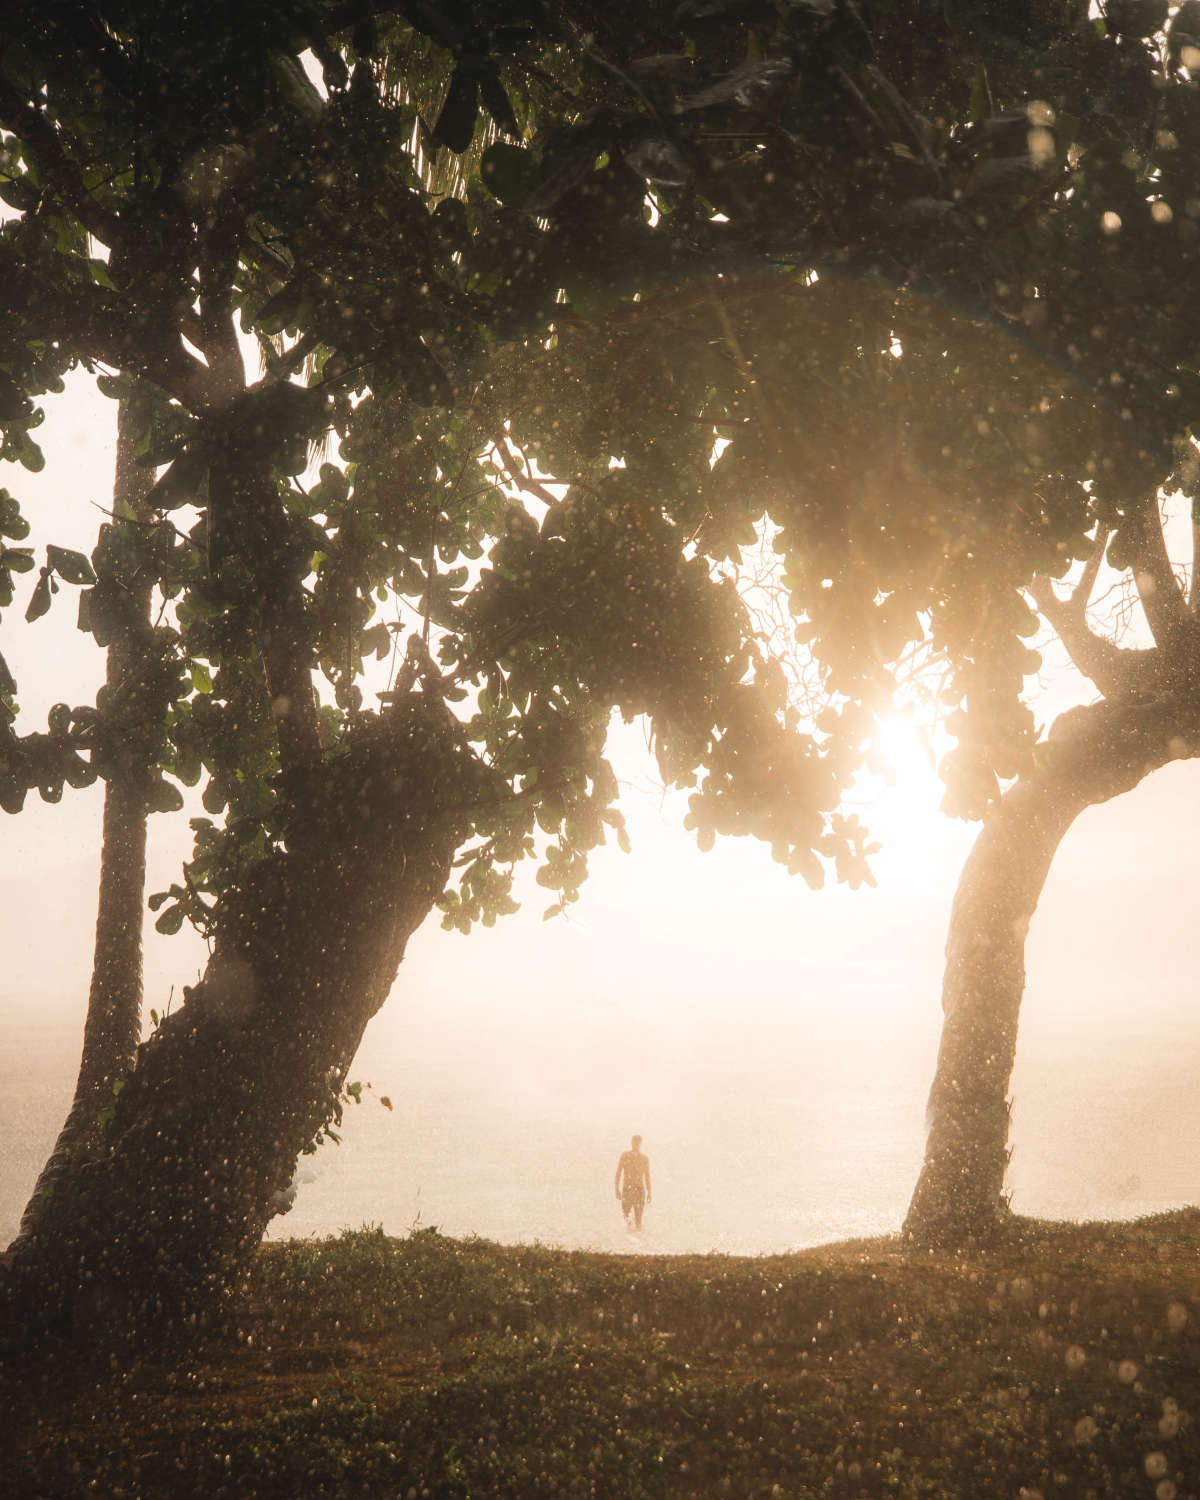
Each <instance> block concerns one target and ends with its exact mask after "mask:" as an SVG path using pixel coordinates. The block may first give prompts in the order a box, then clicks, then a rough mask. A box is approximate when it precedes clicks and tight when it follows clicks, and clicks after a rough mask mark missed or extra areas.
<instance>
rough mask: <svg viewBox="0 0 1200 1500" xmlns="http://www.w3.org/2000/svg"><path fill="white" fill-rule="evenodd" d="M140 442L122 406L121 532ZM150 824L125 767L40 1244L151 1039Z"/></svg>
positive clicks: (133, 585)
mask: <svg viewBox="0 0 1200 1500" xmlns="http://www.w3.org/2000/svg"><path fill="white" fill-rule="evenodd" d="M136 437H137V432H136V429H135V426H134V423H133V421H132V420H131V416H130V411H129V408H128V407H127V406H126V405H125V404H124V403H122V405H121V407H120V408H119V411H118V416H117V462H116V474H115V477H114V482H113V514H114V517H116V518H117V519H116V521H115V522H114V524H117V525H122V524H133V525H138V524H140V523H142V522H144V521H145V520H147V519H148V515H147V511H146V505H145V500H146V496H147V494H148V493H149V491H150V488H151V486H152V484H153V483H154V473H153V470H151V469H147V468H144V467H142V466H140V465H138V464H137V463H135V462H134V446H135V442H136ZM123 583H124V587H125V590H126V592H127V594H128V596H129V597H128V613H129V619H130V622H131V628H130V629H129V630H127V631H126V632H124V633H123V634H122V635H121V636H120V637H119V638H118V639H117V640H115V641H114V642H113V644H112V645H111V646H110V647H109V648H108V657H107V663H106V671H105V681H106V683H107V685H108V686H109V687H110V688H111V689H112V690H113V692H114V693H117V694H128V693H131V692H136V690H137V684H138V679H139V677H140V674H141V671H142V667H143V658H142V651H143V649H144V646H145V635H146V632H147V631H148V630H149V627H150V599H151V585H150V582H149V580H148V579H147V580H144V581H143V580H138V579H126V580H124V581H123ZM146 819H147V807H146V786H145V773H144V770H143V769H142V768H141V767H140V766H137V765H131V764H126V765H124V766H119V767H117V768H116V770H115V772H114V773H113V774H112V775H111V776H110V777H109V778H108V779H107V780H106V782H105V784H104V817H103V828H102V836H101V849H100V884H99V897H98V901H97V908H96V937H95V946H94V949H93V957H92V979H91V986H90V989H89V992H88V1007H87V1019H86V1021H85V1022H84V1031H83V1052H82V1056H81V1058H80V1062H79V1072H78V1075H77V1077H76V1080H75V1092H74V1095H73V1097H72V1101H71V1108H70V1111H69V1113H68V1115H67V1118H66V1121H65V1122H64V1124H63V1127H62V1129H61V1130H60V1131H59V1134H58V1139H57V1140H56V1142H55V1145H54V1150H53V1151H52V1152H51V1154H50V1157H49V1160H48V1161H47V1162H46V1165H45V1166H44V1167H43V1168H42V1171H41V1172H40V1174H39V1175H38V1179H37V1182H36V1184H35V1185H34V1189H33V1192H32V1194H31V1195H30V1198H29V1202H28V1204H27V1205H26V1207H25V1212H24V1214H23V1215H22V1217H21V1227H20V1236H21V1237H26V1236H36V1235H37V1232H38V1219H39V1215H40V1214H41V1213H42V1211H43V1209H44V1208H45V1206H46V1205H47V1204H48V1202H49V1199H50V1198H51V1197H52V1196H53V1193H54V1191H55V1188H56V1185H57V1183H58V1182H59V1181H60V1179H61V1178H62V1176H63V1174H64V1173H65V1171H66V1169H67V1166H68V1163H69V1162H70V1160H71V1158H72V1157H78V1156H81V1155H84V1154H86V1153H87V1152H88V1151H89V1150H90V1149H91V1147H92V1146H94V1145H95V1143H96V1138H97V1133H98V1130H99V1128H100V1126H99V1122H100V1120H101V1118H102V1117H103V1115H104V1112H105V1110H106V1109H107V1108H108V1107H109V1106H111V1105H112V1103H113V1099H114V1092H113V1091H114V1086H116V1085H117V1084H118V1083H119V1082H120V1081H121V1080H122V1079H124V1077H125V1075H126V1073H128V1071H129V1069H130V1068H131V1067H132V1066H133V1060H134V1056H135V1054H136V1052H137V1045H138V1038H139V1037H140V1036H141V1032H142V918H143V914H144V910H145V887H146ZM18 1243H19V1241H18Z"/></svg>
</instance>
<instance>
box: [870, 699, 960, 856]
mask: <svg viewBox="0 0 1200 1500" xmlns="http://www.w3.org/2000/svg"><path fill="white" fill-rule="evenodd" d="M934 738H935V731H934V730H932V729H931V728H929V727H928V726H927V725H924V724H922V723H921V722H920V721H919V720H918V719H916V718H915V717H913V716H912V715H908V714H892V715H889V716H888V717H887V718H885V719H884V720H883V721H882V722H881V723H880V726H879V729H878V731H877V733H876V735H875V741H874V750H875V756H874V760H875V765H874V768H873V769H872V770H870V771H868V772H865V773H864V774H863V777H862V778H861V780H862V788H861V791H862V795H863V797H864V800H865V801H866V804H867V805H866V810H865V818H866V821H867V823H868V825H869V826H870V827H871V828H872V830H875V829H878V830H879V832H880V833H881V834H882V835H883V836H884V838H885V845H886V844H888V843H892V842H893V841H896V842H900V843H904V842H907V840H909V839H910V838H913V837H914V836H915V837H917V838H921V837H922V835H924V836H928V832H929V825H930V823H931V821H932V820H934V819H936V818H938V817H940V813H939V804H940V803H941V799H942V793H943V791H944V788H943V786H942V781H941V778H940V777H939V776H938V773H937V761H938V757H939V754H940V751H939V749H938V748H937V747H935V743H934Z"/></svg>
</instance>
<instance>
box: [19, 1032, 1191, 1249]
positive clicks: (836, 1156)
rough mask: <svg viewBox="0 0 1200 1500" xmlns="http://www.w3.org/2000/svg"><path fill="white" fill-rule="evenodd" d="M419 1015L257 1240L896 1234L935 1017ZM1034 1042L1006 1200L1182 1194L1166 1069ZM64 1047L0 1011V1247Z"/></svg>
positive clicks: (708, 1239)
mask: <svg viewBox="0 0 1200 1500" xmlns="http://www.w3.org/2000/svg"><path fill="white" fill-rule="evenodd" d="M429 1019H430V1018H429V1016H428V1015H426V1014H423V1013H422V1010H421V1009H420V1008H415V1009H411V1010H410V1011H409V1012H408V1013H407V1014H406V1013H405V1012H404V1010H403V1009H399V1010H398V1011H397V1013H396V1014H395V1015H394V1016H388V1015H387V1013H386V1012H385V1013H384V1016H383V1017H381V1018H380V1019H379V1020H378V1021H377V1022H376V1023H375V1025H374V1029H373V1031H372V1033H370V1034H369V1035H368V1038H367V1041H366V1042H365V1044H364V1047H363V1049H362V1052H361V1054H360V1057H359V1059H358V1061H357V1065H356V1067H355V1069H354V1075H355V1076H356V1077H357V1078H359V1079H361V1080H363V1081H364V1082H365V1083H367V1084H369V1085H370V1087H369V1088H365V1089H364V1092H363V1102H362V1104H360V1105H358V1106H357V1107H350V1108H348V1109H347V1111H346V1116H345V1120H344V1125H343V1130H342V1144H341V1145H340V1146H338V1145H333V1144H327V1145H325V1146H323V1147H322V1148H321V1149H320V1150H319V1151H318V1152H317V1153H316V1154H315V1155H313V1156H310V1157H304V1158H302V1159H301V1163H300V1166H299V1170H298V1174H297V1183H296V1187H297V1194H296V1201H295V1205H294V1207H293V1209H292V1211H291V1212H290V1213H289V1214H288V1215H286V1216H284V1217H281V1218H279V1219H276V1220H275V1221H274V1223H273V1226H272V1229H271V1231H270V1234H271V1237H272V1238H280V1237H288V1236H323V1235H328V1234H335V1233H337V1232H339V1231H340V1230H342V1229H344V1228H357V1227H360V1226H362V1225H364V1224H373V1225H380V1226H382V1228H383V1229H384V1230H385V1231H386V1232H387V1233H389V1234H396V1235H403V1234H405V1233H407V1232H408V1231H409V1230H410V1229H413V1228H416V1227H420V1228H427V1227H431V1226H436V1227H437V1228H438V1229H439V1230H440V1231H441V1232H442V1233H444V1234H448V1235H453V1236H456V1237H466V1236H471V1235H478V1236H481V1237H484V1238H487V1239H493V1240H498V1241H501V1242H504V1243H516V1242H531V1241H538V1242H541V1243H543V1244H548V1245H558V1246H565V1247H576V1248H584V1249H596V1250H607V1251H617V1252H624V1251H637V1252H639V1253H684V1252H709V1251H712V1252H722V1253H728V1254H739V1255H754V1254H765V1253H773V1252H777V1251H787V1250H792V1249H800V1248H803V1247H805V1246H811V1245H817V1244H821V1243H824V1242H829V1241H835V1240H844V1239H851V1238H858V1237H864V1236H872V1235H879V1234H889V1233H893V1232H895V1231H896V1230H897V1229H898V1228H899V1227H900V1224H901V1222H902V1220H903V1216H904V1212H905V1209H906V1207H907V1203H908V1197H909V1194H910V1193H911V1190H912V1186H913V1183H914V1182H915V1180H916V1175H917V1172H918V1170H919V1167H920V1161H921V1151H922V1146H923V1140H924V1100H925V1093H926V1089H927V1086H928V1080H929V1073H930V1070H931V1067H932V1062H933V1055H934V1049H935V1046H936V1029H935V1028H930V1027H928V1026H925V1027H922V1028H916V1027H912V1028H910V1029H909V1030H908V1031H904V1030H903V1029H901V1028H899V1027H897V1026H896V1025H894V1024H890V1025H885V1026H882V1027H880V1028H877V1029H876V1034H875V1035H874V1036H863V1035H860V1036H858V1037H855V1038H848V1037H845V1036H841V1037H839V1036H836V1035H825V1036H822V1035H819V1034H816V1035H814V1034H805V1033H803V1032H802V1030H801V1028H800V1027H799V1026H796V1025H780V1024H776V1025H773V1026H762V1025H760V1026H758V1027H751V1026H747V1025H744V1024H743V1025H738V1024H737V1023H736V1022H734V1021H729V1022H726V1023H724V1024H723V1025H720V1024H717V1023H714V1022H713V1021H712V1020H711V1018H710V1021H709V1023H708V1024H707V1025H706V1026H705V1027H704V1028H703V1029H699V1030H696V1031H694V1032H691V1033H689V1032H688V1030H687V1029H686V1028H685V1027H683V1026H679V1025H663V1024H661V1023H646V1024H642V1023H639V1022H637V1021H636V1020H635V1021H634V1022H632V1023H631V1022H630V1019H629V1017H627V1016H611V1015H609V1016H605V1015H600V1016H596V1015H591V1016H590V1017H583V1018H576V1020H575V1023H574V1024H573V1025H566V1024H559V1025H556V1026H550V1025H546V1024H542V1025H540V1026H538V1027H535V1028H533V1030H532V1032H531V1034H530V1036H528V1037H526V1038H525V1039H524V1040H522V1041H521V1042H520V1044H519V1045H516V1046H514V1045H513V1038H512V1036H511V1018H509V1017H505V1016H504V1015H500V1016H492V1017H490V1018H489V1017H480V1016H478V1015H467V1016H465V1017H464V1016H461V1015H460V1016H457V1017H456V1016H454V1015H453V1014H451V1015H449V1016H447V1014H446V1009H445V1007H443V1009H442V1014H441V1021H440V1024H439V1025H438V1026H437V1027H434V1026H431V1025H430V1024H429ZM931 1032H932V1034H931ZM1040 1040H1041V1042H1042V1043H1043V1044H1044V1043H1045V1038H1041V1039H1040ZM1068 1040H1069V1039H1064V1038H1060V1041H1064V1044H1065V1042H1066V1041H1068ZM1041 1051H1042V1053H1043V1056H1042V1060H1041V1061H1039V1060H1038V1059H1037V1057H1034V1058H1032V1059H1030V1060H1028V1061H1025V1062H1023V1063H1022V1065H1021V1067H1020V1068H1019V1070H1018V1074H1017V1077H1016V1078H1015V1080H1014V1083H1015V1086H1016V1093H1017V1105H1016V1110H1015V1116H1014V1131H1013V1143H1014V1157H1013V1165H1012V1169H1011V1173H1010V1186H1011V1187H1012V1189H1013V1201H1014V1206H1015V1207H1016V1208H1018V1209H1019V1210H1021V1211H1023V1212H1030V1213H1041V1214H1047V1215H1050V1216H1054V1217H1063V1218H1094V1217H1121V1218H1127V1217H1135V1216H1137V1215H1139V1214H1143V1213H1149V1212H1154V1211H1158V1210H1160V1209H1164V1208H1169V1207H1175V1206H1178V1205H1180V1204H1182V1203H1185V1202H1188V1201H1190V1200H1192V1199H1194V1197H1195V1196H1196V1192H1197V1169H1196V1167H1195V1165H1194V1161H1193V1155H1194V1153H1193V1152H1192V1151H1191V1150H1190V1142H1193V1141H1194V1140H1195V1139H1196V1134H1197V1130H1198V1129H1200V1099H1198V1096H1197V1094H1196V1091H1195V1090H1194V1088H1193V1087H1192V1086H1191V1081H1190V1080H1191V1072H1190V1067H1189V1066H1186V1065H1185V1064H1184V1063H1183V1062H1180V1063H1179V1064H1178V1065H1177V1066H1176V1067H1175V1068H1174V1070H1172V1068H1171V1067H1170V1066H1168V1065H1167V1064H1166V1063H1165V1062H1164V1061H1163V1060H1161V1059H1160V1061H1159V1062H1158V1063H1157V1064H1155V1063H1151V1064H1147V1065H1145V1066H1140V1067H1134V1068H1133V1069H1132V1071H1131V1067H1130V1063H1129V1049H1128V1047H1127V1046H1125V1047H1108V1048H1106V1049H1096V1048H1093V1049H1092V1050H1091V1052H1090V1054H1089V1056H1088V1064H1087V1067H1086V1068H1080V1069H1077V1070H1075V1071H1074V1072H1073V1073H1071V1074H1070V1075H1069V1076H1065V1071H1066V1070H1064V1069H1063V1068H1061V1067H1056V1066H1055V1064H1054V1062H1053V1060H1052V1056H1051V1055H1049V1054H1046V1052H1045V1046H1044V1045H1043V1046H1042V1048H1041ZM77 1054H78V1033H77V1028H76V1027H75V1026H73V1025H70V1024H67V1023H64V1022H62V1021H53V1020H49V1019H42V1020H40V1021H39V1019H38V1018H37V1017H36V1016H30V1015H28V1014H27V1015H26V1016H25V1018H23V1020H22V1021H21V1022H20V1023H19V1024H18V1023H17V1022H16V1021H15V1019H14V1017H13V1016H12V1014H11V1011H8V1012H6V1014H5V1017H4V1019H3V1021H2V1022H0V1060H2V1062H0V1067H2V1073H3V1079H2V1082H3V1088H4V1097H5V1099H6V1102H7V1106H8V1108H7V1110H6V1114H7V1117H8V1124H7V1130H6V1137H7V1140H6V1148H5V1152H4V1156H3V1166H2V1170H0V1242H4V1243H6V1242H7V1240H8V1238H10V1237H11V1235H12V1233H13V1232H15V1229H16V1226H17V1222H18V1219H19V1215H20V1212H21V1208H22V1206H23V1204H24V1201H25V1197H26V1195H27V1194H28V1191H29V1189H30V1187H31V1186H32V1183H33V1180H34V1178H35V1177H36V1174H37V1171H38V1169H39V1167H40V1166H41V1164H42V1161H43V1160H44V1159H45V1156H46V1154H47V1152H48V1151H49V1149H50V1147H51V1145H52V1144H53V1140H54V1136H55V1133H56V1131H57V1128H58V1125H59V1123H60V1121H61V1119H62V1117H63V1114H64V1112H65V1109H66V1105H67V1102H68V1100H69V1096H70V1089H71V1083H72V1078H73V1071H74V1065H75V1061H76V1060H77ZM380 1095H386V1096H388V1098H389V1099H390V1102H391V1104H392V1108H391V1110H390V1111H389V1110H388V1109H386V1108H384V1107H383V1106H382V1105H381V1104H380V1103H379V1097H380ZM634 1132H636V1133H638V1134H640V1135H642V1136H643V1137H644V1148H643V1149H645V1150H646V1152H647V1153H648V1155H649V1157H650V1161H651V1169H652V1176H653V1202H652V1204H651V1206H650V1208H649V1209H648V1211H647V1214H646V1220H645V1226H644V1229H643V1231H642V1233H641V1234H640V1235H639V1234H635V1233H633V1232H631V1231H630V1230H628V1229H627V1228H626V1227H625V1225H624V1223H623V1221H622V1218H621V1214H620V1210H619V1207H618V1205H617V1203H616V1200H615V1197H614V1193H613V1174H614V1171H615V1167H616V1161H617V1156H618V1155H619V1153H620V1151H621V1150H623V1149H624V1148H625V1147H626V1146H627V1145H628V1139H629V1136H630V1135H631V1134H633V1133H634Z"/></svg>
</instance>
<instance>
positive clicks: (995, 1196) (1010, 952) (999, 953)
mask: <svg viewBox="0 0 1200 1500" xmlns="http://www.w3.org/2000/svg"><path fill="white" fill-rule="evenodd" d="M1198 722H1200V716H1198V714H1197V711H1196V709H1195V708H1194V707H1189V706H1188V705H1187V704H1186V703H1184V704H1180V703H1179V702H1178V701H1176V700H1173V699H1170V698H1162V699H1158V700H1155V701H1154V702H1151V703H1142V704H1121V703H1099V704H1096V705H1094V706H1092V707H1090V708H1079V709H1072V710H1071V711H1070V712H1069V713H1066V714H1063V715H1062V716H1061V717H1060V718H1059V719H1058V720H1057V721H1056V723H1055V725H1054V727H1053V729H1052V730H1051V733H1050V738H1049V741H1048V743H1047V744H1046V745H1045V746H1042V747H1039V764H1038V766H1037V768H1036V769H1035V770H1034V771H1033V772H1032V773H1031V774H1030V775H1028V776H1025V777H1022V778H1021V780H1020V781H1018V782H1017V783H1016V784H1015V785H1014V786H1013V787H1011V788H1010V790H1009V791H1008V792H1007V793H1006V794H1005V795H1004V797H1003V798H1002V799H1001V800H1000V802H999V803H998V804H997V805H996V807H995V808H994V809H993V810H992V812H991V813H990V814H989V816H988V818H987V819H986V821H985V823H984V827H983V830H982V832H981V833H980V835H979V838H978V839H977V840H976V843H975V846H974V848H973V849H972V850H971V853H970V855H969V856H968V858H967V862H966V865H965V866H964V868H963V873H962V877H961V879H960V881H959V885H958V891H957V893H956V895H955V898H954V906H953V909H952V912H951V916H950V931H949V935H948V938H947V942H946V969H945V978H944V983H943V989H942V1009H943V1012H944V1020H943V1025H942V1040H941V1047H940V1050H939V1053H938V1062H937V1071H936V1073H935V1076H934V1081H933V1086H932V1089H931V1090H930V1095H929V1113H928V1118H929V1135H928V1139H927V1142H926V1148H925V1161H924V1165H923V1167H922V1170H921V1175H920V1178H919V1180H918V1182H917V1186H916V1190H915V1192H914V1193H913V1198H912V1202H911V1204H910V1205H909V1210H908V1215H907V1218H906V1219H905V1223H904V1235H905V1237H906V1238H907V1239H909V1240H911V1241H912V1242H914V1243H916V1244H918V1245H922V1246H926V1247H929V1248H937V1249H956V1248H961V1247H964V1246H967V1245H969V1244H972V1243H980V1242H982V1241H985V1240H986V1239H987V1238H988V1237H989V1236H990V1235H991V1234H993V1233H994V1231H995V1229H996V1228H997V1226H998V1225H999V1224H1000V1223H1001V1222H1002V1220H1003V1218H1004V1215H1005V1212H1006V1206H1005V1203H1004V1200H1003V1196H1002V1194H1003V1186H1004V1173H1005V1168H1006V1167H1007V1164H1008V1154H1009V1153H1008V1126H1009V1105H1008V1087H1009V1080H1010V1078H1011V1076H1012V1069H1013V1062H1014V1059H1015V1055H1016V1043H1017V1021H1018V1016H1019V1014H1020V1007H1021V996H1022V994H1023V992H1024V989H1025V939H1026V935H1027V934H1028V931H1029V923H1030V921H1031V919H1032V917H1033V913H1034V911H1035V910H1036V908H1037V903H1038V899H1039V897H1040V896H1041V893H1042V888H1043V886H1044V885H1045V882H1046V876H1047V874H1048V873H1049V870H1050V863H1051V861H1052V859H1053V858H1054V854H1055V851H1056V850H1057V849H1058V846H1059V844H1060V843H1061V842H1062V839H1063V837H1064V835H1065V834H1066V832H1067V830H1068V829H1069V828H1070V826H1071V824H1072V823H1073V822H1074V821H1075V819H1076V818H1077V817H1078V816H1079V814H1080V813H1081V812H1082V811H1083V810H1084V809H1085V808H1087V807H1092V806H1095V805H1096V804H1098V803H1101V802H1107V801H1109V800H1110V799H1111V798H1113V797H1116V796H1119V795H1120V794H1121V793H1122V792H1126V791H1129V790H1131V789H1132V788H1133V787H1134V786H1136V785H1137V784H1138V782H1139V781H1141V780H1142V778H1143V777H1144V776H1146V775H1147V774H1148V773H1149V772H1151V771H1153V770H1156V769H1157V768H1158V767H1159V766H1162V765H1165V764H1167V763H1168V762H1169V761H1172V760H1180V759H1183V758H1186V757H1189V756H1194V755H1197V754H1200V743H1197V725H1198Z"/></svg>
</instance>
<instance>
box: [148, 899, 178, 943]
mask: <svg viewBox="0 0 1200 1500" xmlns="http://www.w3.org/2000/svg"><path fill="white" fill-rule="evenodd" d="M182 926H183V907H182V906H179V905H175V906H168V907H167V909H166V911H164V912H163V913H162V915H161V916H160V917H159V918H158V920H157V921H156V922H155V924H154V930H155V932H163V933H166V935H167V936H168V937H169V936H170V935H171V934H172V933H175V932H178V931H179V929H180V928H181V927H182Z"/></svg>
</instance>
